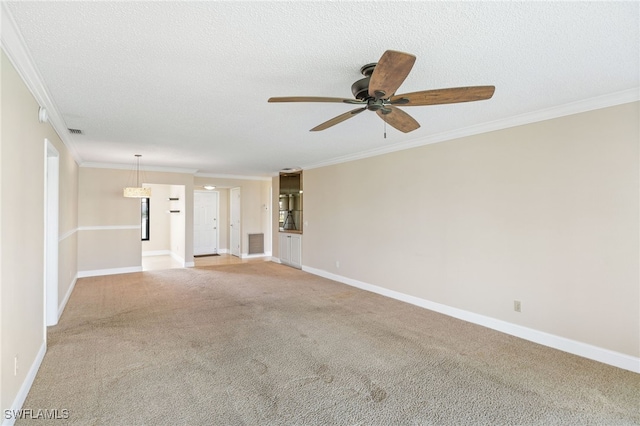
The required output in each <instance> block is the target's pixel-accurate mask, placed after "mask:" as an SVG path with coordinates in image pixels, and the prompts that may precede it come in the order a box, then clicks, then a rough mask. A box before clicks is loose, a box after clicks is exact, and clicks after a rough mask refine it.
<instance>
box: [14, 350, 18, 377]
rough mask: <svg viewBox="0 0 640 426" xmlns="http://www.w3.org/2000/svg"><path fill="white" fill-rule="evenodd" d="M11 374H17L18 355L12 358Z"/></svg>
mask: <svg viewBox="0 0 640 426" xmlns="http://www.w3.org/2000/svg"><path fill="white" fill-rule="evenodd" d="M13 375H14V376H17V375H18V355H16V356H15V357H14V358H13Z"/></svg>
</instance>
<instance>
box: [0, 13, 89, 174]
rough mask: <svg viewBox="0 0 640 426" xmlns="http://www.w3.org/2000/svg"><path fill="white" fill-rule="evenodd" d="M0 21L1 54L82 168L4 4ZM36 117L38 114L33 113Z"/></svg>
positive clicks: (51, 99) (76, 152)
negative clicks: (4, 56) (5, 57)
mask: <svg viewBox="0 0 640 426" xmlns="http://www.w3.org/2000/svg"><path fill="white" fill-rule="evenodd" d="M0 19H1V20H0V27H1V28H2V36H1V37H0V40H1V41H2V50H4V52H5V53H6V55H7V57H8V58H9V60H10V61H11V63H12V64H13V66H14V67H15V69H16V71H17V72H18V74H19V75H20V77H21V78H22V80H24V82H25V84H26V86H27V88H28V89H29V91H30V92H31V94H32V95H33V97H34V98H35V100H36V102H37V103H38V104H39V105H40V106H41V107H43V108H45V109H46V110H47V115H48V120H47V121H48V122H49V124H51V127H53V129H54V130H55V132H56V133H57V134H58V137H60V139H61V140H62V143H63V144H64V145H65V146H66V148H67V149H68V150H69V152H70V153H71V155H72V156H73V158H74V160H75V161H76V163H78V164H80V163H81V161H82V160H81V158H80V155H79V154H78V151H77V150H76V149H75V146H74V144H73V141H72V138H71V136H70V135H69V132H68V130H67V125H66V124H65V122H64V119H63V118H62V116H61V115H60V113H59V112H58V108H57V107H56V104H55V102H54V101H53V98H52V97H51V95H50V94H49V91H48V90H47V88H46V86H45V84H44V82H43V79H42V76H41V75H40V72H39V71H38V69H37V68H36V66H35V62H34V60H33V57H32V56H31V54H30V53H29V51H28V49H27V48H26V44H25V42H24V39H23V38H22V34H20V31H19V30H18V27H17V25H16V23H15V20H14V19H13V15H12V14H11V12H10V11H9V9H8V6H7V5H6V3H5V2H4V1H3V2H1V4H0ZM34 114H36V113H35V112H34Z"/></svg>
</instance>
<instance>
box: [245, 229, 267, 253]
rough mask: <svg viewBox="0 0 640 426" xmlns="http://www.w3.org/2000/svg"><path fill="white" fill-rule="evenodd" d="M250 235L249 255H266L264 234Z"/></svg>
mask: <svg viewBox="0 0 640 426" xmlns="http://www.w3.org/2000/svg"><path fill="white" fill-rule="evenodd" d="M248 235H249V252H248V253H247V254H263V253H264V234H248Z"/></svg>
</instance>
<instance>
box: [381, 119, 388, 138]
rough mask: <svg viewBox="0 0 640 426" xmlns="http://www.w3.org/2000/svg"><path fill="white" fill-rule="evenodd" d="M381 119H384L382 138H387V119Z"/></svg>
mask: <svg viewBox="0 0 640 426" xmlns="http://www.w3.org/2000/svg"><path fill="white" fill-rule="evenodd" d="M382 121H384V138H385V139H386V138H387V119H386V118H385V119H383V120H382Z"/></svg>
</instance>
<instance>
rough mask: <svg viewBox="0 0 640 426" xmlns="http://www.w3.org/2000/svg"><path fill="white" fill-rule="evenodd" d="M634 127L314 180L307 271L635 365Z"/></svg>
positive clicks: (616, 123) (576, 126)
mask: <svg viewBox="0 0 640 426" xmlns="http://www.w3.org/2000/svg"><path fill="white" fill-rule="evenodd" d="M638 123H639V108H638V103H631V104H625V105H620V106H616V107H611V108H606V109H602V110H597V111H591V112H586V113H582V114H577V115H572V116H567V117H562V118H557V119H553V120H548V121H544V122H540V123H535V124H529V125H524V126H519V127H514V128H510V129H506V130H501V131H495V132H491V133H486V134H482V135H477V136H472V137H466V138H462V139H458V140H452V141H448V142H443V143H439V144H433V145H428V146H423V147H420V148H414V149H410V150H406V151H401V152H396V153H392V154H387V155H382V156H378V157H373V158H368V159H363V160H359V161H353V162H350V163H345V164H339V165H334V166H329V167H322V168H318V169H311V170H305V171H304V195H305V207H304V214H305V222H308V226H306V227H305V230H304V238H303V264H304V265H305V266H306V267H311V268H315V269H318V270H322V271H327V272H329V273H332V274H336V275H339V276H342V277H347V278H350V279H353V280H358V281H360V282H364V283H368V284H372V285H375V286H379V287H382V288H385V289H389V290H393V291H397V292H400V293H403V294H406V295H410V296H415V297H418V298H421V299H424V300H428V301H432V302H437V303H439V304H443V305H446V306H450V307H453V308H458V309H462V310H465V311H468V312H472V313H476V314H480V315H483V316H487V317H491V318H496V319H499V320H503V321H506V322H509V323H513V324H517V325H520V326H523V327H528V328H531V329H534V330H539V331H542V332H546V333H550V334H552V335H556V336H561V337H564V338H567V339H572V340H575V341H578V342H584V343H587V344H590V345H594V346H597V347H600V348H605V349H609V350H611V351H616V352H618V353H622V354H627V355H631V356H635V357H638V356H639V355H640V341H639V339H640V307H639V300H640V292H639V276H638V275H639V247H638V236H639V221H638V218H639V169H640V167H639V149H638V141H639V140H640V134H639V130H638V127H639V124H638ZM337 261H339V262H340V267H339V268H337V267H336V262H337ZM514 300H520V301H521V302H522V312H521V313H516V312H514V310H513V301H514Z"/></svg>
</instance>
